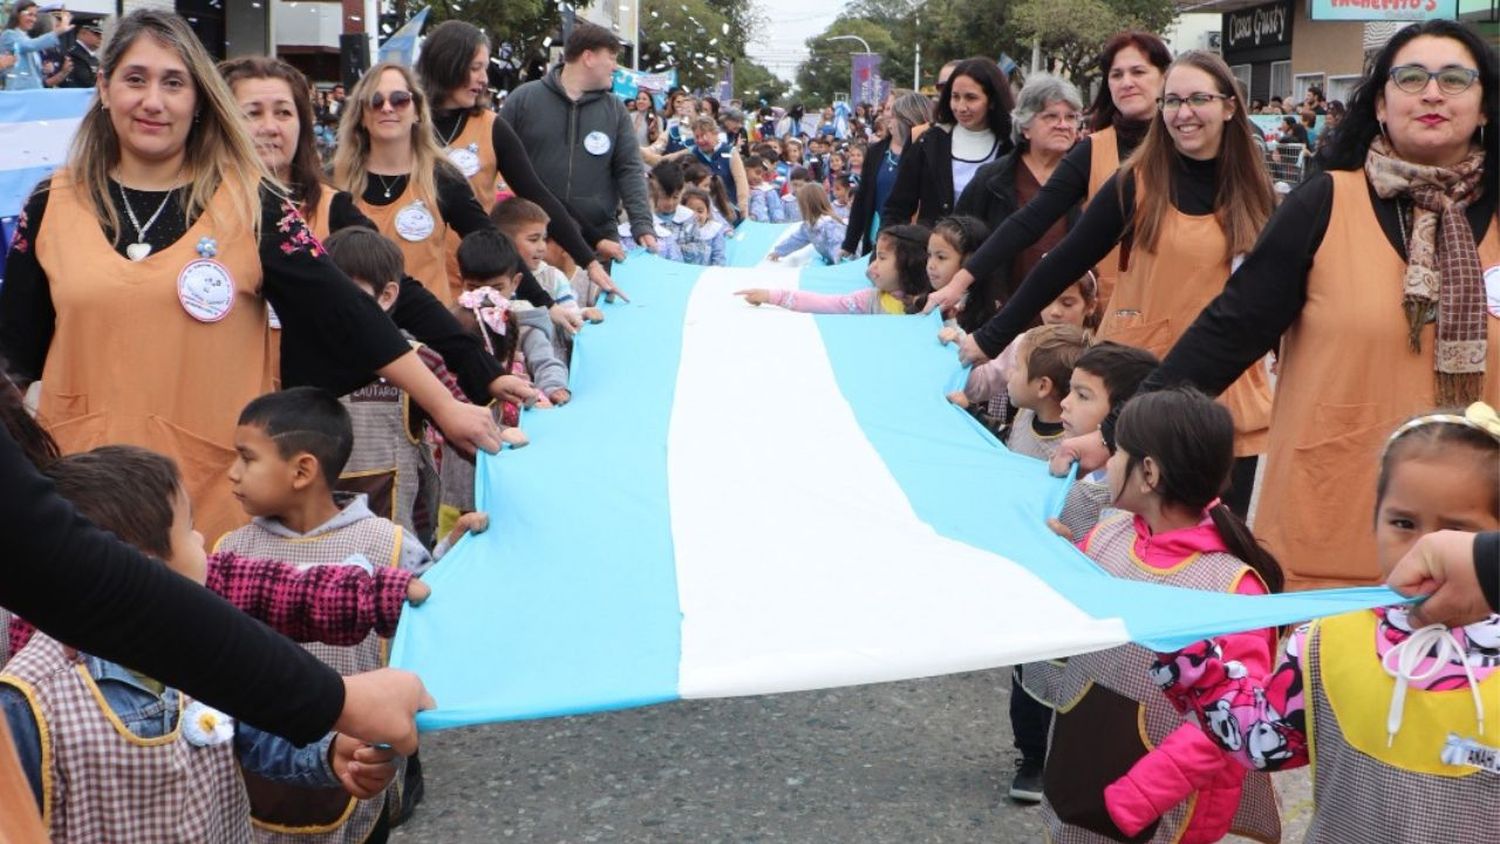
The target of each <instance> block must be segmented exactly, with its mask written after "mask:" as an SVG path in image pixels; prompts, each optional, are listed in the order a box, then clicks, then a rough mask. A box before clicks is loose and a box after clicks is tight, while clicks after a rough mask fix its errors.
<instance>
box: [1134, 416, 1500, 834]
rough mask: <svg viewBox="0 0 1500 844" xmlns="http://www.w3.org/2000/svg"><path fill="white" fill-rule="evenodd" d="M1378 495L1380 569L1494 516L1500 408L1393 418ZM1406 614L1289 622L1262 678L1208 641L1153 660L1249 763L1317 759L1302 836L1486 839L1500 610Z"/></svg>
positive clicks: (1497, 783) (1491, 806) (1491, 803)
mask: <svg viewBox="0 0 1500 844" xmlns="http://www.w3.org/2000/svg"><path fill="white" fill-rule="evenodd" d="M1375 508H1376V511H1375V541H1376V548H1377V552H1378V555H1379V562H1380V567H1381V570H1382V571H1383V572H1385V573H1389V572H1390V570H1391V567H1392V566H1394V565H1395V564H1396V561H1398V560H1400V559H1401V557H1402V556H1403V555H1404V554H1405V553H1406V552H1407V550H1408V549H1410V548H1411V546H1412V545H1413V544H1414V543H1415V542H1416V541H1417V539H1418V538H1420V537H1421V536H1422V535H1423V534H1427V533H1431V532H1433V531H1437V530H1442V529H1458V530H1466V531H1491V530H1495V529H1497V528H1500V417H1497V416H1496V414H1495V411H1494V410H1493V409H1491V408H1490V407H1489V406H1488V405H1485V404H1482V403H1475V404H1474V405H1472V406H1470V407H1469V409H1468V410H1467V411H1466V412H1464V413H1462V414H1458V413H1434V414H1430V415H1426V416H1420V417H1417V418H1415V419H1412V420H1411V421H1409V422H1407V423H1405V424H1403V425H1402V426H1401V427H1399V428H1397V429H1396V432H1395V433H1394V434H1393V435H1392V436H1391V438H1390V439H1389V440H1388V441H1387V443H1386V447H1385V452H1384V454H1383V455H1382V457H1381V465H1380V480H1379V484H1378V486H1377V489H1376V505H1375ZM1414 626H1415V625H1414V624H1413V623H1412V622H1411V620H1410V616H1409V615H1408V612H1407V608H1406V607H1405V606H1404V605H1398V606H1391V607H1383V608H1379V609H1375V610H1360V611H1357V612H1352V613H1345V614H1343V615H1338V616H1333V617H1331V618H1324V619H1319V620H1317V621H1314V622H1313V623H1311V624H1309V625H1306V626H1304V627H1302V628H1300V629H1299V630H1297V631H1296V632H1295V633H1293V634H1292V636H1291V637H1290V639H1289V640H1288V641H1287V645H1286V655H1285V658H1284V659H1283V661H1282V663H1281V665H1280V666H1279V667H1278V668H1277V669H1276V670H1275V671H1274V672H1272V673H1271V674H1270V675H1269V676H1265V677H1258V676H1252V675H1250V674H1249V673H1248V672H1247V671H1246V670H1245V668H1244V666H1242V665H1239V664H1238V663H1236V662H1234V661H1233V660H1226V659H1224V658H1223V656H1222V654H1221V653H1220V651H1219V649H1218V647H1217V646H1216V645H1215V644H1214V643H1213V642H1212V641H1206V642H1200V643H1198V644H1196V645H1194V646H1192V647H1190V648H1187V649H1185V650H1183V651H1179V652H1177V653H1175V654H1163V655H1160V656H1159V658H1158V661H1157V662H1156V664H1155V666H1154V668H1153V672H1154V673H1155V676H1156V680H1157V682H1158V683H1159V684H1160V685H1161V686H1162V688H1163V690H1164V691H1165V692H1166V694H1167V697H1168V698H1169V699H1170V700H1171V701H1172V702H1173V703H1174V704H1175V705H1176V706H1177V707H1178V709H1180V710H1182V711H1184V712H1187V711H1192V712H1194V713H1196V715H1197V716H1198V721H1199V723H1200V724H1202V725H1203V728H1204V730H1205V731H1206V732H1207V733H1208V734H1209V735H1210V736H1212V737H1213V738H1214V739H1215V741H1217V742H1218V743H1219V745H1220V746H1221V747H1223V748H1224V750H1225V751H1227V752H1228V753H1229V755H1231V756H1232V757H1234V758H1235V759H1238V760H1239V761H1240V762H1241V763H1242V764H1244V765H1245V766H1247V767H1250V768H1253V769H1255V770H1263V771H1275V770H1282V769H1286V768H1293V767H1297V766H1300V765H1311V766H1312V768H1313V797H1314V801H1315V808H1314V813H1313V818H1312V823H1311V825H1310V826H1309V828H1308V832H1307V840H1308V841H1310V842H1345V841H1347V842H1367V841H1478V840H1481V839H1484V838H1487V837H1491V836H1493V834H1494V830H1495V829H1497V828H1500V725H1497V724H1496V723H1495V722H1496V720H1500V719H1495V718H1493V717H1491V718H1490V719H1488V720H1489V722H1490V723H1489V724H1486V720H1487V719H1486V718H1485V715H1486V714H1487V713H1486V710H1487V709H1488V714H1490V715H1491V716H1493V715H1494V714H1495V704H1496V702H1497V701H1500V671H1497V668H1500V615H1491V616H1490V617H1489V618H1487V619H1484V620H1482V621H1479V622H1476V623H1473V624H1469V625H1467V626H1465V627H1462V628H1448V627H1444V626H1442V625H1437V624H1434V625H1429V626H1426V627H1421V628H1418V629H1413V627H1414ZM1124 783H1125V780H1123V779H1122V780H1120V781H1118V782H1116V783H1115V784H1114V785H1111V786H1110V787H1109V792H1110V795H1109V796H1110V811H1111V814H1112V815H1115V816H1116V818H1117V820H1119V819H1122V818H1123V817H1125V816H1129V815H1131V814H1133V813H1132V811H1131V804H1132V803H1133V802H1134V801H1133V797H1132V794H1131V793H1130V791H1129V790H1128V788H1127V787H1126V786H1125V785H1124ZM1122 828H1123V829H1124V830H1125V831H1126V832H1127V833H1128V832H1130V828H1129V826H1127V825H1125V824H1122ZM1486 830H1488V832H1486Z"/></svg>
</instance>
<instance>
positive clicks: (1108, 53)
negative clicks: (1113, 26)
mask: <svg viewBox="0 0 1500 844" xmlns="http://www.w3.org/2000/svg"><path fill="white" fill-rule="evenodd" d="M1126 47H1134V48H1136V49H1137V50H1140V51H1141V55H1143V56H1145V57H1146V61H1148V62H1150V63H1152V64H1153V65H1156V69H1157V70H1159V71H1161V72H1162V73H1166V72H1167V68H1168V67H1169V66H1171V64H1172V51H1171V50H1170V49H1168V47H1167V44H1166V42H1165V41H1162V40H1161V38H1159V37H1157V36H1156V35H1153V34H1151V33H1149V32H1141V31H1140V30H1135V29H1127V30H1126V31H1124V32H1117V33H1115V35H1114V36H1113V37H1111V38H1110V39H1109V40H1108V41H1106V42H1104V49H1103V50H1100V51H1099V75H1100V76H1102V77H1104V78H1103V80H1101V82H1100V84H1099V93H1097V94H1095V95H1094V104H1093V105H1092V106H1090V107H1089V111H1090V112H1091V113H1092V114H1093V117H1092V118H1091V119H1090V120H1089V129H1090V131H1094V132H1098V131H1100V130H1102V129H1108V128H1109V127H1111V126H1113V125H1115V119H1116V118H1117V117H1118V116H1119V114H1120V112H1119V110H1118V109H1116V108H1115V101H1114V98H1113V97H1111V96H1110V94H1109V69H1110V67H1111V66H1113V65H1114V63H1115V56H1116V55H1117V54H1118V53H1119V52H1120V51H1121V50H1123V49H1125V48H1126Z"/></svg>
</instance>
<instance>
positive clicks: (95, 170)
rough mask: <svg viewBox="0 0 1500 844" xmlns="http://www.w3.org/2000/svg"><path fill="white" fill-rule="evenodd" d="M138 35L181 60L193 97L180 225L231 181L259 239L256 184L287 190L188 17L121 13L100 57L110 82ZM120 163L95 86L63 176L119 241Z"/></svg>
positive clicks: (247, 221) (240, 209) (116, 139)
mask: <svg viewBox="0 0 1500 844" xmlns="http://www.w3.org/2000/svg"><path fill="white" fill-rule="evenodd" d="M143 36H144V37H147V38H151V39H152V40H154V41H155V42H156V43H157V44H158V45H160V46H162V47H164V48H166V49H168V50H171V51H173V52H174V53H176V54H177V57H178V58H180V59H182V63H183V64H184V65H186V66H187V72H188V77H189V78H190V79H191V80H192V83H193V89H194V92H195V93H196V95H197V112H196V113H195V114H194V116H193V123H192V125H191V126H190V127H189V128H188V135H187V141H186V144H185V146H184V151H183V161H182V170H183V172H184V173H186V174H187V175H188V177H189V178H190V179H191V180H192V181H191V183H190V184H189V186H188V191H187V196H186V197H185V198H184V200H183V202H182V213H183V222H184V226H186V225H187V224H189V223H191V221H193V220H195V219H197V218H198V217H199V216H200V215H201V214H203V213H204V212H205V211H209V213H213V212H212V210H211V208H210V202H211V201H212V200H213V198H214V195H215V194H216V193H217V192H218V190H219V188H220V187H221V186H223V185H225V184H228V185H230V186H233V187H234V188H237V189H238V191H239V193H240V194H241V196H240V197H238V201H236V202H235V203H234V208H235V210H236V211H237V212H239V213H241V214H244V215H246V216H245V217H244V218H243V219H242V222H243V223H245V224H247V225H248V226H249V227H250V229H251V231H253V232H254V233H255V236H256V237H257V238H259V237H260V217H261V204H260V186H261V185H262V184H268V185H270V186H271V187H272V189H273V190H276V191H277V192H278V193H284V190H283V189H282V188H281V186H280V185H279V184H278V183H277V182H276V180H275V177H274V176H272V175H271V174H270V173H267V172H266V169H265V167H264V166H262V165H261V163H260V156H259V155H257V154H256V152H255V144H254V142H252V141H251V140H250V133H249V132H248V131H247V130H246V128H245V121H244V117H243V115H242V114H241V111H240V107H239V104H238V103H237V102H236V101H235V99H234V95H233V94H231V93H230V91H229V87H228V86H227V85H225V84H224V81H223V80H222V79H221V78H220V77H219V73H218V70H217V69H216V68H215V67H214V61H213V59H212V58H211V57H210V56H209V55H208V51H207V50H205V49H203V45H202V44H201V43H200V42H199V41H198V37H197V36H196V35H194V34H193V31H192V30H191V29H189V28H188V25H187V22H186V21H184V20H183V19H182V18H181V17H180V16H178V15H176V14H173V13H171V12H161V11H156V10H153V9H138V10H136V11H134V12H131V13H130V14H128V15H126V16H124V17H123V18H121V19H120V22H119V24H118V25H117V26H116V27H115V32H114V35H113V37H111V38H110V39H109V44H108V45H107V46H106V47H105V48H104V52H103V54H102V55H101V56H100V59H99V73H100V74H101V76H102V78H103V79H104V80H105V83H106V84H108V81H109V79H110V78H111V77H113V76H114V74H115V70H116V69H117V68H118V67H119V64H120V60H121V59H122V58H124V56H125V53H126V52H127V51H129V50H130V48H131V47H132V46H133V45H134V44H135V42H136V41H137V40H139V39H140V38H141V37H143ZM120 160H121V154H120V139H119V136H118V135H116V134H115V127H114V124H113V123H111V122H110V113H109V111H107V110H106V109H104V107H103V103H102V101H101V100H100V98H99V91H98V89H95V91H94V98H93V99H92V100H91V101H90V102H89V109H88V112H87V113H86V114H84V116H83V120H82V122H81V123H79V125H78V131H77V133H76V134H74V136H73V143H72V146H71V147H70V148H69V150H68V163H67V173H68V176H69V178H71V179H72V181H73V184H74V185H77V186H80V187H82V188H83V189H84V190H83V195H82V197H81V199H82V202H83V204H84V206H85V207H86V208H88V209H89V210H91V211H93V212H94V217H95V218H96V219H97V220H98V221H99V224H100V225H101V226H103V227H104V228H105V229H106V230H108V231H112V232H114V233H115V242H116V243H119V242H120V238H121V237H122V236H123V235H124V231H123V226H122V225H121V222H120V214H119V212H118V211H116V210H115V206H114V203H113V202H111V201H110V198H109V180H110V172H111V171H113V170H114V169H115V168H116V167H117V166H118V165H119V163H120Z"/></svg>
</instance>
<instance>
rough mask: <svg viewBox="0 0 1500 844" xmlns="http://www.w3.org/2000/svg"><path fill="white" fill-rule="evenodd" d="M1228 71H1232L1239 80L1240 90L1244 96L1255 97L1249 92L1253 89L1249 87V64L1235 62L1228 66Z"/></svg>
mask: <svg viewBox="0 0 1500 844" xmlns="http://www.w3.org/2000/svg"><path fill="white" fill-rule="evenodd" d="M1229 72H1230V73H1233V74H1234V78H1235V79H1238V80H1239V83H1240V90H1242V91H1244V92H1245V96H1247V97H1250V98H1251V99H1255V95H1254V94H1252V93H1251V91H1253V90H1254V89H1252V88H1251V87H1250V78H1251V77H1250V65H1247V64H1237V65H1234V66H1233V67H1231V68H1229Z"/></svg>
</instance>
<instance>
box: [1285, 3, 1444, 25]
mask: <svg viewBox="0 0 1500 844" xmlns="http://www.w3.org/2000/svg"><path fill="white" fill-rule="evenodd" d="M1307 8H1308V12H1309V17H1311V18H1312V19H1313V20H1315V21H1425V20H1431V19H1432V18H1449V19H1452V18H1457V17H1458V0H1308V3H1307Z"/></svg>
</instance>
